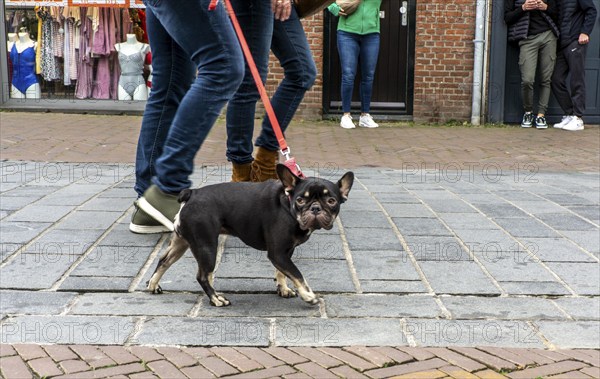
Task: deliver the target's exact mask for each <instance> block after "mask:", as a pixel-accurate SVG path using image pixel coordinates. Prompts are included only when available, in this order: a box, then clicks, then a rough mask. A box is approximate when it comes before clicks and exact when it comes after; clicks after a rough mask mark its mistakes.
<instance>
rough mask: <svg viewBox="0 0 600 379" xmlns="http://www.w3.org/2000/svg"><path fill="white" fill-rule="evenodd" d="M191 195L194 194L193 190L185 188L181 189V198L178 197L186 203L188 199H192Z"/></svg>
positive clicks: (181, 201) (178, 199)
mask: <svg viewBox="0 0 600 379" xmlns="http://www.w3.org/2000/svg"><path fill="white" fill-rule="evenodd" d="M191 196H192V190H191V189H184V190H183V191H181V192H180V193H179V198H177V201H179V202H180V203H185V202H186V201H188V200H189V199H190V197H191Z"/></svg>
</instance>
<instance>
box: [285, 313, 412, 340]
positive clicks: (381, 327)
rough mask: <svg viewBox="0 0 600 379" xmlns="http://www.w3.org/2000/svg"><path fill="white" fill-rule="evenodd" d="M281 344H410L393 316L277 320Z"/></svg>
mask: <svg viewBox="0 0 600 379" xmlns="http://www.w3.org/2000/svg"><path fill="white" fill-rule="evenodd" d="M275 344H276V345H279V346H351V345H363V346H408V342H407V340H406V337H405V336H404V334H403V333H402V329H401V327H400V322H399V321H397V320H390V319H378V318H369V319H322V318H310V319H294V318H288V319H276V320H275Z"/></svg>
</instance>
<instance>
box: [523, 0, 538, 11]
mask: <svg viewBox="0 0 600 379" xmlns="http://www.w3.org/2000/svg"><path fill="white" fill-rule="evenodd" d="M537 6H538V5H537V0H526V1H525V3H524V4H523V5H522V6H521V8H523V10H524V11H533V10H536V9H537Z"/></svg>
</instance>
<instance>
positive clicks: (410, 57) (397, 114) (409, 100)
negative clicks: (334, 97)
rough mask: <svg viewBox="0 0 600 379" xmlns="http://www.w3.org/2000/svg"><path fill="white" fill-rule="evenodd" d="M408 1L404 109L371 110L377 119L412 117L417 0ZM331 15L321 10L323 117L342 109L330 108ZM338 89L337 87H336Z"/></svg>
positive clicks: (332, 115)
mask: <svg viewBox="0 0 600 379" xmlns="http://www.w3.org/2000/svg"><path fill="white" fill-rule="evenodd" d="M407 1H408V33H407V36H408V37H407V38H408V43H407V48H408V51H407V54H406V59H407V62H406V71H407V72H406V75H407V77H406V109H405V110H378V111H375V110H373V111H372V112H371V113H373V114H375V115H377V118H378V119H383V120H411V121H412V118H413V104H414V93H415V38H416V21H417V0H407ZM331 17H334V16H333V15H332V14H331V13H330V12H329V11H328V10H327V9H325V10H324V11H323V96H322V113H323V118H324V119H333V118H338V117H339V115H341V114H342V111H340V110H337V109H331V107H330V93H331V91H332V90H334V89H333V88H331V81H330V77H331V54H332V53H333V52H332V51H331V50H330V49H329V45H330V42H331V35H332V30H331V27H332V26H331V21H330V20H331ZM336 90H339V89H336Z"/></svg>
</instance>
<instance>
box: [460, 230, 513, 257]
mask: <svg viewBox="0 0 600 379" xmlns="http://www.w3.org/2000/svg"><path fill="white" fill-rule="evenodd" d="M454 233H456V235H457V237H458V238H460V239H461V240H462V241H463V244H464V245H465V246H467V248H468V249H469V250H470V251H472V252H480V253H483V254H485V256H486V257H489V258H493V257H498V258H497V259H500V258H502V257H503V256H505V255H507V254H509V253H512V252H515V251H522V250H523V248H522V247H521V246H520V245H519V244H518V242H517V241H516V240H515V239H514V238H513V237H511V236H510V235H509V234H507V233H505V232H504V231H502V230H501V229H490V230H486V229H481V230H478V229H454Z"/></svg>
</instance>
